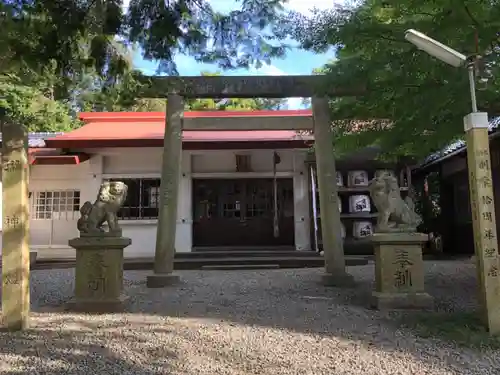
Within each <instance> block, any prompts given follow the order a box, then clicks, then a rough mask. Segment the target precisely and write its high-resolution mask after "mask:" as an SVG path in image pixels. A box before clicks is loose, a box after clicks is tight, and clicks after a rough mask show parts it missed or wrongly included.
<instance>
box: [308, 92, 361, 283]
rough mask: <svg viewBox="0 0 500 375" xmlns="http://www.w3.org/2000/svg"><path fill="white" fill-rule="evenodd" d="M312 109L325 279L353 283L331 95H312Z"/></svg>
mask: <svg viewBox="0 0 500 375" xmlns="http://www.w3.org/2000/svg"><path fill="white" fill-rule="evenodd" d="M312 110H313V120H314V139H315V144H314V145H315V152H316V166H317V171H318V172H317V175H318V188H319V204H320V207H321V236H322V239H323V251H324V254H325V274H324V275H323V282H324V284H325V285H331V286H352V285H354V279H353V277H352V276H351V275H349V274H348V273H347V271H346V267H345V259H344V245H343V239H342V234H341V221H340V212H339V209H338V192H337V178H336V175H337V172H336V169H335V156H334V154H333V132H332V122H331V120H330V107H329V103H328V98H326V97H321V98H320V97H313V98H312Z"/></svg>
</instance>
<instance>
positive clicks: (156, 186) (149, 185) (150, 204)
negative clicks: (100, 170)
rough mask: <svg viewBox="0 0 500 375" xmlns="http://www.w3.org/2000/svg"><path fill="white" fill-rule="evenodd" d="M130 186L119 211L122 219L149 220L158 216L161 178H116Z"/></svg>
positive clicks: (119, 216)
mask: <svg viewBox="0 0 500 375" xmlns="http://www.w3.org/2000/svg"><path fill="white" fill-rule="evenodd" d="M109 181H122V182H123V183H125V184H126V185H127V186H128V192H127V199H126V200H125V203H124V204H123V207H122V208H121V209H120V211H119V212H118V218H119V219H120V220H147V219H157V218H158V207H159V205H160V179H159V178H116V179H110V180H109Z"/></svg>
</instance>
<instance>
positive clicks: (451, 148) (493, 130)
mask: <svg viewBox="0 0 500 375" xmlns="http://www.w3.org/2000/svg"><path fill="white" fill-rule="evenodd" d="M499 126H500V117H495V118H493V119H492V120H491V121H490V122H489V127H488V131H489V134H490V138H491V137H492V136H497V135H499V133H498V127H499ZM466 150H467V145H466V144H465V141H464V140H458V141H456V142H453V143H451V144H450V145H448V146H446V147H445V148H444V149H442V150H441V151H438V152H435V153H433V154H431V155H429V156H427V157H426V158H425V159H424V161H423V162H422V164H420V165H419V166H418V167H417V168H416V170H418V171H421V170H423V169H426V168H429V167H430V166H432V165H436V164H438V163H441V162H442V161H444V160H446V159H448V158H450V157H453V156H455V155H459V154H461V153H463V152H465V151H466Z"/></svg>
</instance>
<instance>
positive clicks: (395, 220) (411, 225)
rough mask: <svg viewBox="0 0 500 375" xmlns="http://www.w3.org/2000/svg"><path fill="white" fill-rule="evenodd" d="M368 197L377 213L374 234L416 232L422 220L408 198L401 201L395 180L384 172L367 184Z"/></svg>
mask: <svg viewBox="0 0 500 375" xmlns="http://www.w3.org/2000/svg"><path fill="white" fill-rule="evenodd" d="M369 190H370V196H371V198H372V200H373V203H374V205H375V207H376V208H377V211H378V218H377V226H376V228H375V231H376V232H379V233H383V232H416V231H417V227H418V226H419V225H420V223H422V218H421V217H420V216H419V215H418V214H417V213H416V212H415V205H414V203H413V200H412V199H411V198H410V197H406V198H405V199H403V198H402V197H401V189H400V188H399V184H398V180H397V178H396V177H395V176H394V175H393V174H391V173H389V172H384V173H381V174H379V175H377V176H376V177H375V178H374V179H373V180H371V181H370V184H369Z"/></svg>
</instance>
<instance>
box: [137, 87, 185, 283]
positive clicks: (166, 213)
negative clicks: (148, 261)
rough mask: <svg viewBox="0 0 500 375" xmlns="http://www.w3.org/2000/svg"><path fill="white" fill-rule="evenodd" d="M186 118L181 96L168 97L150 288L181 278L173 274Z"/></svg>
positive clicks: (149, 278)
mask: <svg viewBox="0 0 500 375" xmlns="http://www.w3.org/2000/svg"><path fill="white" fill-rule="evenodd" d="M183 115H184V100H183V98H182V96H179V95H175V94H169V95H168V97H167V115H166V124H165V139H164V143H163V161H162V172H161V186H160V191H161V196H160V212H159V215H158V229H157V233H156V249H155V261H154V270H153V274H152V275H148V277H147V283H146V284H147V286H148V287H149V288H163V287H165V286H168V285H172V284H175V283H177V282H178V281H179V276H178V275H175V274H173V271H174V257H175V235H176V230H177V205H178V197H179V180H180V173H181V158H182V118H183Z"/></svg>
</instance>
